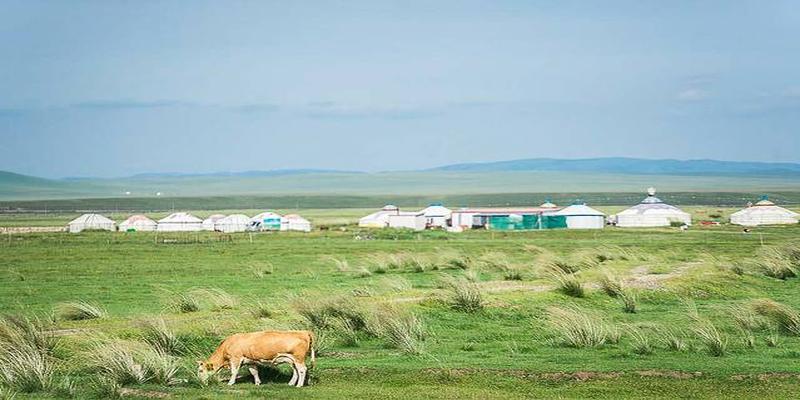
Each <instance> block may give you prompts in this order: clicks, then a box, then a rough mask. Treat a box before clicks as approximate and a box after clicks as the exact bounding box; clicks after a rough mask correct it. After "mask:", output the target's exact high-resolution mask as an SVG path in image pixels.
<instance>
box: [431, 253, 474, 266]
mask: <svg viewBox="0 0 800 400" xmlns="http://www.w3.org/2000/svg"><path fill="white" fill-rule="evenodd" d="M473 262H474V261H473V260H472V258H471V257H469V256H467V255H466V254H463V253H461V252H458V251H447V252H444V253H442V254H441V255H440V256H439V263H440V264H441V265H442V266H444V267H447V268H455V269H469V268H471V267H472V264H473Z"/></svg>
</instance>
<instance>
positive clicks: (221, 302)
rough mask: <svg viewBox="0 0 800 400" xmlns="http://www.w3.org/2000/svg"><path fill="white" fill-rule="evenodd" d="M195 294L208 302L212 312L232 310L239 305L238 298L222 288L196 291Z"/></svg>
mask: <svg viewBox="0 0 800 400" xmlns="http://www.w3.org/2000/svg"><path fill="white" fill-rule="evenodd" d="M194 292H195V295H196V297H198V298H199V299H203V300H205V301H206V302H208V304H210V305H211V309H212V310H231V309H233V308H236V306H238V305H239V300H238V299H237V298H236V296H233V295H232V294H230V293H228V292H226V291H224V290H222V289H220V288H208V289H196V290H195V291H194Z"/></svg>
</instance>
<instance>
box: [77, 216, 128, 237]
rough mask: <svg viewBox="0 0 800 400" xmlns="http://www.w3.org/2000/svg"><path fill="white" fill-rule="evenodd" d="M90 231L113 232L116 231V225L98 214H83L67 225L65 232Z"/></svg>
mask: <svg viewBox="0 0 800 400" xmlns="http://www.w3.org/2000/svg"><path fill="white" fill-rule="evenodd" d="M90 229H91V230H104V231H114V230H116V229H117V224H116V223H114V221H112V220H110V219H108V218H106V217H104V216H102V215H100V214H83V215H81V216H80V217H78V218H75V219H73V220H72V221H70V222H69V224H67V230H68V231H70V232H72V233H78V232H81V231H85V230H90Z"/></svg>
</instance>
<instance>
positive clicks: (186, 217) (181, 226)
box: [156, 212, 203, 232]
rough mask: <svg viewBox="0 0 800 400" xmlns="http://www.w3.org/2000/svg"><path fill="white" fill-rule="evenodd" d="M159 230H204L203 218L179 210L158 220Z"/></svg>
mask: <svg viewBox="0 0 800 400" xmlns="http://www.w3.org/2000/svg"><path fill="white" fill-rule="evenodd" d="M156 229H157V230H158V231H159V232H187V231H190V232H191V231H201V230H203V220H202V219H200V218H197V217H195V216H194V215H192V214H189V213H185V212H177V213H172V214H170V215H168V216H167V217H166V218H162V219H160V220H158V228H156Z"/></svg>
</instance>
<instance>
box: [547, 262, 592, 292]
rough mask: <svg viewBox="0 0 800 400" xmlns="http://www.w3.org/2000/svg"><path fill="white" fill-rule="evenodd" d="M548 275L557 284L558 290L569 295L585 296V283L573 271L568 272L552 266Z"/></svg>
mask: <svg viewBox="0 0 800 400" xmlns="http://www.w3.org/2000/svg"><path fill="white" fill-rule="evenodd" d="M547 276H548V277H549V278H550V280H552V281H553V283H555V284H556V287H557V290H558V291H560V292H561V293H564V294H565V295H567V296H572V297H584V296H585V293H584V290H583V285H582V284H581V282H580V281H579V280H578V277H577V276H575V275H574V274H571V273H566V272H564V271H563V270H562V269H560V268H558V267H551V268H549V270H548V271H547Z"/></svg>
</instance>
